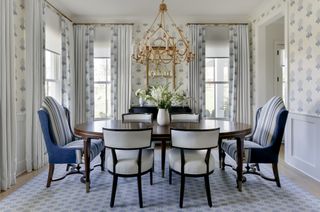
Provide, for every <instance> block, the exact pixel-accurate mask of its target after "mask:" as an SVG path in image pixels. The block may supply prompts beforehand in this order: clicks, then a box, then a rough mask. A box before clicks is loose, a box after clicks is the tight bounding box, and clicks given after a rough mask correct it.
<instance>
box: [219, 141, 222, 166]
mask: <svg viewBox="0 0 320 212" xmlns="http://www.w3.org/2000/svg"><path fill="white" fill-rule="evenodd" d="M221 142H222V139H220V138H219V141H218V154H219V168H220V169H221V159H222V149H221Z"/></svg>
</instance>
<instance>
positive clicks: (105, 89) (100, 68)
mask: <svg viewBox="0 0 320 212" xmlns="http://www.w3.org/2000/svg"><path fill="white" fill-rule="evenodd" d="M111 116H112V115H111V65H110V57H96V58H94V118H95V119H103V118H110V117H111Z"/></svg>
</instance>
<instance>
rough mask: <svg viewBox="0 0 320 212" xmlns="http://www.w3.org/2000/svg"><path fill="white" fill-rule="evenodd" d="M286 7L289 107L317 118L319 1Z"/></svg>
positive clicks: (319, 95)
mask: <svg viewBox="0 0 320 212" xmlns="http://www.w3.org/2000/svg"><path fill="white" fill-rule="evenodd" d="M288 3H289V55H290V57H289V71H290V72H289V87H290V91H289V105H290V110H291V111H293V112H299V113H306V114H311V115H318V116H320V1H319V0H290V2H288Z"/></svg>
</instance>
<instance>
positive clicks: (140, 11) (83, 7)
mask: <svg viewBox="0 0 320 212" xmlns="http://www.w3.org/2000/svg"><path fill="white" fill-rule="evenodd" d="M48 1H49V2H50V3H51V4H52V5H54V6H55V7H56V8H58V9H59V10H60V11H62V12H63V13H65V14H66V15H67V16H69V17H70V18H71V19H72V20H73V21H75V22H108V21H109V22H115V21H117V22H130V21H131V22H133V21H139V20H140V21H141V20H145V19H152V18H154V16H155V15H156V13H157V11H158V7H159V3H160V0H48ZM264 2H266V1H265V0H166V1H165V3H167V5H168V11H169V13H170V14H171V16H173V18H174V19H176V20H179V19H182V20H183V21H184V22H186V21H187V22H209V21H211V22H223V21H233V22H245V21H247V20H248V18H249V15H250V14H252V13H253V12H254V11H255V10H256V9H257V8H258V7H259V6H260V5H261V4H263V3H264Z"/></svg>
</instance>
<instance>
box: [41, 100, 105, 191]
mask: <svg viewBox="0 0 320 212" xmlns="http://www.w3.org/2000/svg"><path fill="white" fill-rule="evenodd" d="M69 114H70V113H69V110H68V109H67V108H64V107H62V106H61V105H60V104H59V103H58V102H57V101H56V100H55V99H54V98H52V97H45V99H44V101H43V105H42V108H40V110H39V111H38V115H39V120H40V124H41V128H42V133H43V136H44V141H45V144H46V148H47V152H48V157H49V158H48V159H49V173H48V180H47V187H50V185H51V182H52V181H58V180H62V179H64V178H65V177H66V176H67V175H70V174H83V172H82V171H80V168H81V167H80V164H82V163H83V159H82V157H83V149H84V148H83V140H82V139H81V138H80V137H77V136H75V135H74V134H73V132H72V130H71V125H70V115H69ZM99 154H100V157H101V164H99V166H101V170H102V171H104V163H105V147H104V142H103V140H99V139H91V147H90V161H92V160H93V159H94V158H95V157H96V156H97V155H99ZM55 164H67V173H66V174H65V175H64V176H63V177H60V178H57V179H53V173H54V165H55ZM70 166H72V167H73V168H72V169H71V171H69V167H70ZM75 167H76V168H75Z"/></svg>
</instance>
